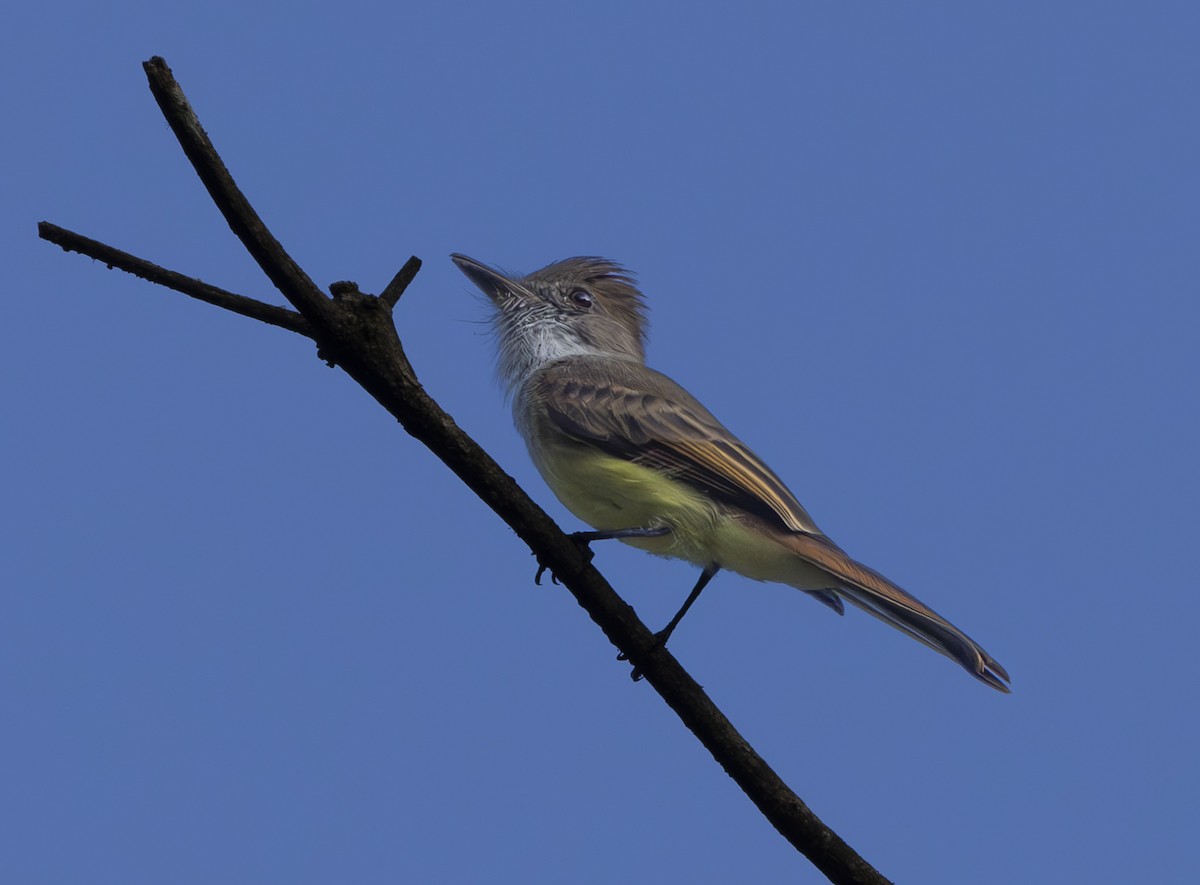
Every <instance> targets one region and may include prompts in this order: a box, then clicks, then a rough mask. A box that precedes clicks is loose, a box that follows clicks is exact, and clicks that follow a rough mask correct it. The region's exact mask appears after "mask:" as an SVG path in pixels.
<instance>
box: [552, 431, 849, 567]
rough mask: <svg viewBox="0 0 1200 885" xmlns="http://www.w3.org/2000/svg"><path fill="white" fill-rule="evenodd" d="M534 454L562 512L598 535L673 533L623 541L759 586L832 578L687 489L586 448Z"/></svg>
mask: <svg viewBox="0 0 1200 885" xmlns="http://www.w3.org/2000/svg"><path fill="white" fill-rule="evenodd" d="M531 454H533V459H534V463H535V464H536V465H537V467H538V470H539V471H540V472H541V474H542V477H543V478H544V479H545V480H546V484H547V485H548V486H550V489H551V490H552V491H553V492H554V494H555V495H556V496H557V497H558V499H559V500H560V501H562V503H563V505H564V506H566V508H567V509H568V510H570V511H571V512H572V513H574V514H575V515H576V516H577V517H579V518H580V519H582V520H583V521H584V522H586V523H587V524H588V525H590V526H592V527H593V528H595V529H599V530H602V531H603V530H615V529H629V528H657V527H660V526H667V527H668V528H670V529H671V531H670V532H669V533H667V534H665V535H662V536H659V537H653V538H628V539H626V538H623V539H622V541H624V542H625V543H626V544H629V545H630V546H633V547H637V548H639V549H641V550H646V551H649V552H650V553H655V554H658V555H660V556H670V557H674V558H677V559H683V560H686V561H688V562H692V563H695V564H696V565H698V566H700V567H702V568H703V567H707V566H709V565H713V564H716V565H719V566H720V567H721V568H725V569H729V570H730V571H734V572H737V573H738V574H740V575H745V576H746V577H748V578H751V579H753V580H756V581H774V582H779V583H783V584H789V585H791V586H793V587H798V588H800V589H821V588H825V587H829V586H831V584H830V579H829V575H827V574H826V573H824V572H822V571H821V570H819V569H817V568H815V567H813V566H811V565H809V564H808V563H807V562H805V561H804V560H801V559H800V558H799V557H797V556H796V555H795V554H794V553H792V552H791V551H789V550H788V549H787V548H785V547H784V546H783V545H782V544H780V543H778V542H776V541H774V540H772V539H771V537H770V535H769V533H764V532H763V531H762V530H761V529H758V528H755V526H754V525H753V524H752V521H751V520H747V519H742V518H739V517H738V515H737V514H735V513H730V512H728V511H727V510H722V509H721V508H720V507H718V506H717V504H716V503H714V502H713V501H712V500H711V499H710V498H707V497H705V496H704V495H702V494H701V493H700V492H698V491H696V490H695V489H694V488H693V487H691V486H689V485H687V484H685V483H682V482H677V481H675V480H673V479H670V478H669V477H666V476H664V475H662V474H661V473H659V472H657V471H655V470H652V469H650V468H648V467H643V466H642V465H640V464H634V463H632V462H630V461H624V460H621V459H620V458H616V457H613V456H611V455H606V454H604V453H602V452H600V451H598V450H596V449H593V448H591V447H588V446H574V445H566V446H553V447H546V448H543V449H541V451H539V452H532V453H531Z"/></svg>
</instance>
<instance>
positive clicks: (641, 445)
mask: <svg viewBox="0 0 1200 885" xmlns="http://www.w3.org/2000/svg"><path fill="white" fill-rule="evenodd" d="M536 390H537V393H536V395H537V398H538V401H539V402H540V404H541V405H542V406H543V407H544V408H545V409H546V412H547V415H548V417H549V419H550V421H551V422H552V423H553V424H554V425H555V427H557V428H558V429H559V430H560V431H562V432H563V433H565V434H567V435H568V436H571V437H573V438H574V439H577V440H579V441H580V442H584V443H587V444H588V445H592V446H595V447H596V448H599V449H601V450H603V451H605V452H607V453H609V454H611V455H615V456H616V457H618V458H623V459H625V460H628V461H633V462H636V463H638V464H644V465H646V466H647V467H653V468H656V469H658V470H662V471H664V472H666V473H668V474H669V475H670V476H672V477H674V478H675V479H677V480H679V481H681V482H685V483H687V484H689V485H691V486H693V487H694V488H696V489H698V490H699V491H701V492H703V493H704V494H705V495H708V496H709V497H711V498H713V499H715V500H719V501H723V502H725V503H727V504H729V505H731V506H733V507H737V508H740V509H743V510H747V511H749V512H751V513H753V514H755V515H757V516H760V517H762V518H763V519H766V520H769V521H771V522H774V523H777V524H781V525H782V526H783V527H785V528H787V529H789V530H791V531H794V532H808V533H810V534H819V533H820V529H818V528H817V526H816V524H815V523H814V522H813V520H812V517H810V516H809V515H808V513H807V512H806V511H805V510H804V508H803V507H802V506H800V502H799V501H797V500H796V496H795V495H793V494H792V493H791V492H790V491H789V490H788V488H787V486H785V485H784V484H783V481H782V480H780V479H779V477H778V476H776V475H775V473H774V472H773V471H772V470H771V468H769V467H767V465H766V464H764V463H763V462H762V461H761V460H760V459H759V457H758V456H757V455H755V454H754V452H752V451H751V450H750V449H749V448H748V447H747V446H746V445H745V443H743V442H742V441H741V440H739V439H738V438H737V437H736V436H734V435H733V434H732V433H730V432H729V431H728V430H727V429H726V428H725V426H724V425H722V424H721V422H720V421H718V420H717V419H716V418H715V417H713V415H712V413H711V412H709V411H708V410H707V409H706V408H704V406H702V405H701V404H700V403H699V402H698V401H697V400H696V398H695V397H693V396H692V395H691V394H690V393H688V392H687V391H686V390H684V389H683V388H682V387H680V386H679V385H678V384H676V383H675V382H674V381H672V380H671V379H670V378H668V377H667V376H665V375H662V374H660V373H658V372H655V371H653V370H652V369H647V368H645V367H644V366H640V365H637V364H636V363H631V362H628V361H625V360H608V359H606V360H600V359H593V358H589V359H576V360H572V361H571V371H570V373H569V374H568V373H567V372H565V371H562V370H561V369H559V368H557V367H551V368H550V369H548V370H546V371H544V372H543V373H542V375H541V376H540V377H539V378H538V379H537V382H536Z"/></svg>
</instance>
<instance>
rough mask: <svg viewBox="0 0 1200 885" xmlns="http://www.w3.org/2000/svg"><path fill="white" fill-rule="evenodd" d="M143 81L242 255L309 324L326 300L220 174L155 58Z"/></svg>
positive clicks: (175, 87) (167, 74) (203, 137)
mask: <svg viewBox="0 0 1200 885" xmlns="http://www.w3.org/2000/svg"><path fill="white" fill-rule="evenodd" d="M142 67H143V69H144V70H145V71H146V77H147V79H148V80H149V81H150V92H151V93H153V95H154V100H155V101H157V102H158V106H159V108H160V109H161V110H162V113H163V116H164V117H166V119H167V123H168V124H169V125H170V127H171V131H173V132H174V133H175V137H176V138H177V139H179V144H180V146H181V147H182V148H183V152H184V154H186V155H187V158H188V160H190V161H191V163H192V166H193V167H195V169H196V173H197V174H198V175H199V176H200V180H201V181H202V182H204V186H205V188H207V189H208V194H209V196H211V197H212V200H213V202H214V203H215V204H216V206H217V208H218V209H220V210H221V214H222V215H224V216H225V220H226V221H227V222H228V223H229V227H230V228H231V229H232V230H233V232H234V234H236V235H237V238H238V239H239V240H241V241H242V245H244V246H245V247H246V251H247V252H249V253H250V256H251V257H252V258H253V259H254V260H255V261H257V262H258V266H259V267H261V268H262V269H263V273H265V274H266V275H267V278H268V279H270V281H271V282H272V283H274V284H275V288H277V289H278V290H279V291H280V292H282V293H283V296H284V297H285V298H286V299H287V300H288V301H289V302H291V304H292V306H293V307H295V308H296V310H298V311H300V313H302V314H304V315H305V316H306V317H308V318H309V319H310V320H311V319H312V318H313V317H314V316H318V315H320V314H321V313H322V312H323V311H324V310H325V308H326V305H327V303H328V299H327V298H325V296H324V295H323V294H322V293H321V290H320V289H318V288H317V287H316V285H314V284H313V281H312V280H310V279H309V278H308V274H306V273H305V272H304V271H303V270H301V269H300V265H298V264H296V262H295V261H293V260H292V257H291V256H290V255H288V254H287V252H286V251H284V248H283V246H281V245H280V243H279V241H278V240H276V239H275V237H274V236H272V235H271V232H270V231H269V230H267V227H266V225H265V224H263V222H262V219H261V218H259V217H258V213H257V212H255V211H254V207H252V206H251V205H250V201H249V200H247V199H246V197H245V195H243V194H242V192H241V191H240V190H239V189H238V186H237V184H236V183H235V182H234V180H233V176H232V175H230V174H229V170H228V169H226V168H225V163H224V162H222V160H221V157H220V155H218V154H217V150H216V148H214V147H213V144H212V142H211V141H209V138H208V134H207V133H206V132H205V131H204V127H202V126H201V125H200V120H199V119H197V117H196V114H195V112H194V111H193V110H192V106H191V105H190V104H189V103H188V100H187V96H185V95H184V94H183V90H182V89H180V88H179V84H178V83H177V82H175V77H174V76H173V75H172V74H171V69H170V68H169V67H167V63H166V62H165V61H164V60H163V59H162V58H160V57H159V56H157V55H156V56H154V57H153V58H151V59H150V60H149V61H147V62H145V63H143V65H142Z"/></svg>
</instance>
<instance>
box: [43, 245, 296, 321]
mask: <svg viewBox="0 0 1200 885" xmlns="http://www.w3.org/2000/svg"><path fill="white" fill-rule="evenodd" d="M38 236H39V237H41V238H42V239H43V240H48V241H49V242H51V243H54V244H55V245H57V246H62V248H63V251H64V252H78V253H79V254H80V255H86V256H88V257H89V258H95V259H96V260H97V261H103V262H104V263H105V264H106V265H108V267H109V268H110V269H111V268H114V267H115V268H117V269H118V270H123V271H125V272H126V273H131V274H133V275H134V276H135V277H141V278H142V279H143V280H147V281H149V282H151V283H158V285H160V286H166V287H167V288H168V289H174V290H175V291H176V292H182V293H183V294H184V295H190V296H191V297H192V298H196V299H198V300H200V301H203V302H205V303H207V304H213V305H216V306H217V307H223V308H225V309H226V310H231V311H233V312H234V313H237V314H241V315H242V316H244V317H250V319H252V320H260V321H261V322H264V323H269V324H270V325H272V326H279V327H280V328H281V329H287V330H289V331H291V332H296V333H298V334H300V335H304V336H306V337H308V338H311V337H312V327H311V326H309V324H308V320H306V319H305V318H304V317H302V316H300V314H298V313H296V312H295V311H294V310H288V309H287V308H286V307H278V306H276V305H274V304H266V303H265V302H262V301H256V300H254V299H253V298H247V297H246V296H245V295H238V294H237V293H235V292H228V291H226V290H225V289H218V288H217V287H216V286H210V285H209V284H208V283H206V282H204V281H203V280H197V279H195V278H193V277H185V276H184V275H183V274H181V273H176V272H175V271H173V270H167V269H166V268H165V267H159V266H158V265H157V264H153V263H151V262H149V261H146V260H145V259H142V258H138V257H137V256H136V255H130V254H129V253H128V252H122V251H121V250H120V249H114V248H113V247H112V246H107V245H105V244H104V243H101V242H99V241H97V240H92V239H89V238H88V237H85V236H83V235H82V234H77V233H75V232H74V231H69V230H67V229H66V228H62V227H59V226H58V225H57V224H51V223H50V222H48V221H41V222H38Z"/></svg>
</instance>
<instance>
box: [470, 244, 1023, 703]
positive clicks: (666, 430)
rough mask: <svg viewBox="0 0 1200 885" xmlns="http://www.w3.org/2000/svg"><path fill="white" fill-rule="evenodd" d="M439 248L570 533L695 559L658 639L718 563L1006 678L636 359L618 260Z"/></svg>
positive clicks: (638, 304) (636, 327)
mask: <svg viewBox="0 0 1200 885" xmlns="http://www.w3.org/2000/svg"><path fill="white" fill-rule="evenodd" d="M450 258H451V261H453V262H454V264H455V265H456V266H457V267H458V268H459V270H461V271H462V272H463V273H464V274H465V275H466V276H467V278H468V279H469V280H470V281H471V282H472V283H473V284H474V285H475V286H476V287H478V288H479V290H480V291H481V292H482V293H483V294H484V295H485V296H486V298H487V301H488V303H489V304H490V306H491V319H492V326H493V329H494V331H495V334H496V339H497V344H498V365H497V369H498V374H499V376H500V378H501V381H502V383H503V384H504V385H505V388H506V391H507V393H508V395H509V397H510V399H511V402H512V408H513V416H514V421H515V424H516V427H517V430H518V431H519V433H520V434H521V436H522V437H523V438H524V440H525V444H526V447H527V448H528V450H529V455H530V457H531V459H532V461H533V463H534V465H535V466H536V468H537V470H538V472H539V473H540V474H541V476H542V478H543V479H544V480H545V482H546V484H547V485H548V486H549V487H550V489H551V491H552V492H553V493H554V494H555V496H557V497H558V499H559V500H560V501H561V502H562V503H563V505H564V506H565V507H566V508H567V509H568V510H569V511H571V513H572V514H574V515H575V516H576V517H578V518H579V519H581V520H583V521H584V522H585V523H587V524H588V525H590V526H592V528H593V529H594V531H591V532H578V533H576V538H577V539H579V540H580V541H582V542H584V543H590V542H592V541H597V540H603V539H614V538H615V539H618V540H620V541H622V542H623V543H626V544H629V545H631V546H633V547H636V548H639V549H642V550H645V551H648V552H650V553H653V554H658V555H661V556H666V557H669V558H676V559H682V560H684V561H686V562H689V563H692V564H694V565H696V566H698V567H699V568H700V570H701V571H700V576H699V579H698V580H697V582H696V585H695V586H694V587H693V588H692V591H691V592H690V593H689V594H688V597H687V599H686V601H685V602H684V604H683V606H682V607H681V608H680V610H679V612H678V613H677V614H676V615H675V617H673V618H672V619H671V621H670V622H669V623H668V624H667V626H666V627H665V628H664V629H663V630H661V631H659V632H658V633H657V634H656V636H657V638H658V641H659V642H660V643H663V644H665V643H666V641H667V638H668V637H669V636H670V635H671V633H672V631H673V630H674V629H675V627H676V626H677V625H678V623H679V621H680V620H681V619H682V618H683V616H684V614H685V613H686V612H687V611H688V609H689V608H690V607H691V605H692V604H693V603H694V602H695V601H696V599H697V598H698V597H699V595H700V593H701V591H703V589H704V588H705V587H706V586H707V585H708V583H709V582H710V581H711V580H712V578H713V577H714V576H715V575H716V574H717V573H718V572H719V571H721V570H722V569H724V570H727V571H732V572H735V573H737V574H740V575H743V576H745V577H747V578H750V579H753V580H757V581H768V582H775V583H780V584H785V585H788V586H791V587H794V588H796V589H798V590H801V591H803V592H805V593H807V594H809V595H810V596H812V597H813V598H814V599H816V600H817V601H819V602H821V603H823V604H824V605H825V606H827V607H828V608H830V609H832V610H833V611H835V612H837V613H838V614H839V615H840V614H843V613H844V610H845V606H844V605H843V601H845V602H849V603H851V604H852V605H854V606H856V607H858V608H860V609H862V610H863V611H865V612H867V613H868V614H871V615H873V616H874V617H876V618H878V619H880V620H881V621H883V622H885V623H887V624H889V625H891V626H892V627H895V628H896V629H898V630H900V631H901V632H903V633H906V634H907V635H909V636H911V637H912V638H913V639H916V640H917V641H918V642H922V643H924V644H925V645H927V646H929V647H930V648H932V649H933V650H934V651H937V652H940V653H941V654H943V655H945V656H946V657H948V658H950V659H951V660H953V661H956V662H957V663H958V664H959V665H961V666H962V667H963V668H964V669H965V670H966V671H967V672H968V673H970V674H971V675H972V676H974V677H975V678H976V679H978V680H979V681H981V682H983V683H984V684H985V685H988V686H990V687H992V688H994V689H996V690H998V691H1001V692H1005V693H1008V692H1009V691H1010V688H1009V686H1008V684H1007V683H1010V682H1011V679H1010V678H1009V675H1008V672H1007V671H1006V670H1005V669H1004V667H1002V666H1001V665H1000V664H999V663H998V662H997V661H996V659H995V658H993V657H992V656H991V655H989V654H988V653H987V652H986V651H984V649H983V648H982V646H980V645H979V643H977V642H975V641H974V640H973V639H971V638H970V637H969V636H967V634H966V633H964V632H963V631H962V630H960V629H958V628H957V627H955V626H954V625H953V624H951V623H950V622H949V621H947V620H946V619H945V618H943V617H942V616H941V615H939V614H938V613H937V612H935V611H933V609H931V608H929V606H927V605H925V604H924V603H922V602H921V601H920V600H918V599H917V598H916V597H914V596H912V595H911V594H909V593H907V592H906V591H904V590H902V589H901V588H900V587H899V586H897V585H896V584H895V583H893V582H892V581H890V580H888V579H887V578H886V577H884V576H883V575H882V574H880V573H879V572H877V571H875V570H874V569H872V568H869V567H868V566H866V565H863V564H862V563H860V562H858V561H856V560H854V559H852V558H851V557H850V556H849V555H848V554H846V553H845V551H843V550H842V548H841V547H839V546H838V545H837V544H835V543H834V542H833V541H832V540H831V539H830V538H829V537H828V536H827V535H826V534H825V533H824V532H822V531H821V530H820V529H819V528H818V527H817V524H816V523H815V522H814V521H813V519H812V517H811V516H809V514H808V512H807V511H806V510H805V509H804V507H803V506H802V505H801V504H800V502H799V501H798V500H797V499H796V496H795V495H794V494H792V492H791V491H790V490H789V489H788V487H787V486H786V485H784V483H783V481H782V480H781V479H780V478H779V477H778V476H777V475H776V474H775V472H774V471H773V470H771V468H770V467H768V466H767V465H766V464H765V463H764V462H763V460H762V459H761V458H759V457H758V455H756V454H755V453H754V452H753V451H752V450H751V449H750V447H749V446H747V445H746V444H745V443H743V442H742V441H741V440H740V439H739V438H738V437H737V436H735V435H734V434H733V433H732V432H731V431H729V430H728V429H727V428H726V427H725V425H724V424H722V423H721V422H720V421H719V420H717V418H716V417H715V416H714V415H713V414H712V413H711V412H710V411H709V410H708V409H707V408H705V407H704V406H703V405H702V404H701V403H700V402H699V401H698V400H697V399H696V398H695V397H694V396H692V395H691V394H690V393H688V392H687V391H686V390H685V389H684V388H683V387H681V386H680V385H679V384H677V383H676V382H675V381H673V380H672V379H671V378H669V377H667V376H666V375H664V374H662V373H661V372H657V371H655V370H654V369H651V368H649V367H648V366H647V365H646V355H645V345H646V332H647V317H646V302H645V298H644V296H643V294H642V292H641V291H640V290H639V289H638V287H637V285H636V282H635V277H634V275H633V274H632V273H631V272H630V271H628V270H626V269H625V268H624V267H623V266H622V265H620V264H618V263H617V262H615V261H611V260H608V259H605V258H598V257H591V256H581V257H574V258H567V259H564V260H561V261H556V262H554V263H552V264H549V265H547V266H546V267H543V268H542V269H541V270H537V271H534V272H533V273H530V274H527V275H525V276H516V275H509V274H505V273H503V272H501V271H499V270H497V269H495V268H493V267H490V266H488V265H486V264H483V263H482V262H479V261H476V260H475V259H473V258H469V257H467V256H466V255H462V254H460V253H454V254H452V255H451V256H450ZM634 676H635V678H638V674H637V672H636V671H635V673H634Z"/></svg>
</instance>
